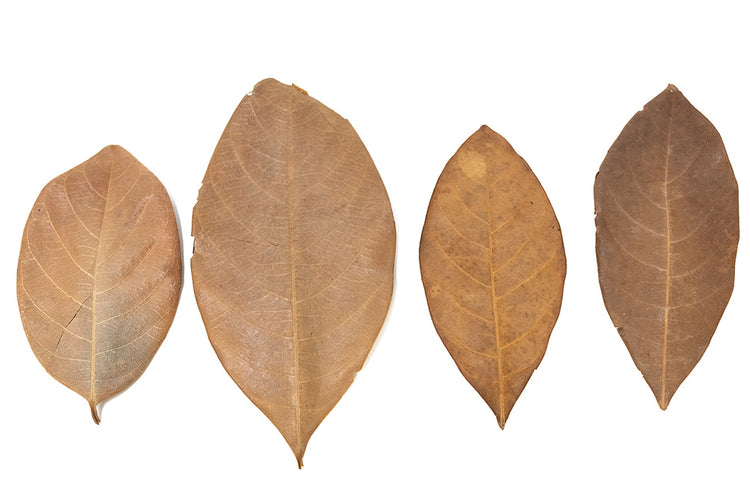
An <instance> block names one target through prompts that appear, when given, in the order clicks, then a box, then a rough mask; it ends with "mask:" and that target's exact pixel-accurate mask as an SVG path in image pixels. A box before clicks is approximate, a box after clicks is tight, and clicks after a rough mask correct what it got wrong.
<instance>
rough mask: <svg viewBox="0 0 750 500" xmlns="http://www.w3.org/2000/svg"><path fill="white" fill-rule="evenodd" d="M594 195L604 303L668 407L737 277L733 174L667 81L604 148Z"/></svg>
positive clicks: (708, 127)
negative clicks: (611, 143) (604, 153)
mask: <svg viewBox="0 0 750 500" xmlns="http://www.w3.org/2000/svg"><path fill="white" fill-rule="evenodd" d="M594 201H595V204H596V256H597V262H598V266H599V284H600V286H601V289H602V295H603V297H604V303H605V305H606V307H607V311H608V312H609V316H610V318H611V319H612V322H613V323H614V324H615V326H616V327H617V329H618V331H619V332H620V336H621V337H622V340H623V341H624V342H625V345H626V346H627V348H628V351H630V355H631V356H632V357H633V361H634V362H635V364H636V366H637V367H638V369H639V370H640V371H641V373H642V374H643V377H644V378H645V379H646V382H647V383H648V385H649V387H651V390H652V391H653V392H654V395H655V396H656V399H657V401H658V403H659V406H660V407H661V408H662V409H666V408H667V405H669V402H670V400H671V399H672V396H673V395H674V393H675V391H676V390H677V388H678V387H679V386H680V384H681V383H682V381H683V380H685V378H686V377H687V376H688V374H689V373H690V371H691V370H692V369H693V367H694V366H695V365H696V364H697V363H698V361H699V360H700V358H701V356H702V355H703V352H704V351H705V350H706V347H708V343H709V342H710V340H711V337H712V336H713V333H714V331H715V330H716V326H717V325H718V323H719V319H720V318H721V315H722V314H723V312H724V308H725V307H726V305H727V302H728V301H729V297H730V295H731V294H732V288H733V286H734V260H735V255H736V253H737V242H738V239H739V208H738V200H737V181H736V180H735V178H734V173H733V172H732V167H731V165H730V164H729V159H728V158H727V153H726V151H725V149H724V144H723V142H722V140H721V137H720V136H719V133H718V132H717V130H716V129H715V128H714V126H713V125H712V124H711V122H709V121H708V120H707V119H706V117H705V116H703V115H702V114H701V113H700V112H698V110H696V109H695V108H694V107H693V106H692V105H691V104H690V103H689V102H688V101H687V99H685V97H684V96H683V95H682V93H680V91H679V90H677V88H676V87H674V86H673V85H670V86H669V87H668V88H667V89H666V90H665V91H664V92H662V93H661V94H659V95H658V96H656V98H654V99H653V100H652V101H651V102H649V103H648V104H646V106H645V107H644V108H643V110H642V111H639V112H638V113H636V115H635V116H634V117H633V118H632V119H631V120H630V121H629V122H628V124H627V125H626V126H625V128H624V129H623V131H622V132H621V133H620V136H619V137H618V138H617V140H616V141H615V142H614V144H613V145H612V147H611V148H610V150H609V152H608V153H607V156H606V158H605V159H604V162H603V163H602V166H601V168H600V169H599V173H598V175H597V177H596V182H595V183H594Z"/></svg>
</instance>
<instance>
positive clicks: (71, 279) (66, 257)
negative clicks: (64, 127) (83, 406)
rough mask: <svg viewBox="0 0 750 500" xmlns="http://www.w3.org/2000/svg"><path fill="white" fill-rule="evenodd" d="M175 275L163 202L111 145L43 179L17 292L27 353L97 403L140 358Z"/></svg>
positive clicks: (163, 321) (138, 168) (157, 336)
mask: <svg viewBox="0 0 750 500" xmlns="http://www.w3.org/2000/svg"><path fill="white" fill-rule="evenodd" d="M181 284H182V263H181V255H180V239H179V234H178V232H177V223H176V220H175V215H174V211H173V209H172V203H171V200H170V198H169V195H168V194H167V192H166V190H165V189H164V186H162V184H161V183H160V182H159V180H158V179H157V178H156V176H155V175H154V174H152V173H151V172H150V171H149V170H148V169H147V168H146V167H144V166H143V165H142V164H141V163H139V162H138V160H136V159H135V158H134V157H133V156H131V155H130V153H128V152H127V151H126V150H124V149H123V148H121V147H119V146H108V147H106V148H104V149H103V150H101V151H100V152H99V153H98V154H96V155H95V156H93V157H92V158H91V159H89V160H88V161H86V162H84V163H82V164H81V165H78V166H77V167H75V168H73V169H71V170H69V171H67V172H65V173H64V174H62V175H60V176H59V177H56V178H55V179H53V180H52V181H51V182H50V183H49V184H47V186H46V187H45V188H44V189H43V190H42V192H41V193H40V195H39V197H38V199H37V200H36V203H35V204H34V207H33V209H32V211H31V215H29V219H28V221H27V223H26V227H25V229H24V232H23V240H22V242H21V254H20V258H19V263H18V279H17V292H18V304H19V308H20V312H21V319H22V321H23V326H24V329H25V331H26V335H27V337H28V340H29V343H30V344H31V347H32V349H33V351H34V354H35V355H36V357H37V358H38V359H39V362H40V363H41V364H42V365H43V366H44V368H45V369H46V370H47V371H48V372H49V373H50V375H52V376H53V377H54V378H56V379H57V380H58V381H60V382H61V383H63V384H65V385H66V386H68V387H69V388H71V389H73V390H74V391H76V392H77V393H78V394H80V395H81V396H83V397H84V398H86V400H87V401H88V402H89V405H90V407H91V413H92V416H93V418H94V421H95V422H97V423H99V415H98V411H97V406H98V404H99V403H101V402H103V401H105V400H107V399H109V398H111V397H113V396H115V395H117V394H119V393H120V392H122V391H123V390H125V389H126V388H127V387H128V386H129V385H130V384H132V383H133V382H134V381H135V380H136V379H137V378H138V377H140V375H141V374H142V373H143V371H144V370H145V369H146V366H148V364H149V362H150V361H151V359H152V358H153V356H154V354H155V353H156V351H157V349H158V348H159V346H160V345H161V343H162V341H163V340H164V337H165V336H166V334H167V331H168V330H169V327H170V325H171V323H172V319H173V318H174V314H175V310H176V308H177V302H178V300H179V294H180V287H181Z"/></svg>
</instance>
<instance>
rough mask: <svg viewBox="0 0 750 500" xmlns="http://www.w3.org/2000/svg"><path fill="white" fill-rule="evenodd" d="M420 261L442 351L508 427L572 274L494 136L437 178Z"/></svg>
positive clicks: (554, 232) (520, 171) (551, 219)
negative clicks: (445, 351) (564, 288)
mask: <svg viewBox="0 0 750 500" xmlns="http://www.w3.org/2000/svg"><path fill="white" fill-rule="evenodd" d="M419 259H420V266H421V269H422V282H423V284H424V288H425V293H426V295H427V303H428V305H429V308H430V315H431V316H432V321H433V323H434V324H435V328H436V330H437V332H438V334H439V335H440V338H441V339H442V341H443V344H445V347H446V348H447V349H448V352H449V353H450V354H451V356H452V357H453V360H454V361H455V362H456V365H458V369H459V370H460V371H461V373H462V374H463V375H464V377H466V379H467V380H468V381H469V383H470V384H471V385H472V386H474V388H475V389H476V390H477V392H479V394H480V395H481V396H482V398H484V400H485V401H486V402H487V404H488V405H489V406H490V408H492V411H493V412H495V415H496V416H497V421H498V423H499V424H500V427H501V428H503V427H505V422H506V420H507V419H508V415H509V414H510V411H511V409H512V408H513V405H514V404H515V403H516V400H517V399H518V397H519V395H520V394H521V391H523V388H524V387H525V386H526V383H527V382H528V381H529V379H530V378H531V375H532V373H533V372H534V370H535V369H536V368H537V366H539V363H540V362H541V360H542V358H543V357H544V353H545V351H546V350H547V342H548V341H549V336H550V333H551V332H552V328H553V327H554V325H555V322H556V321H557V316H558V314H559V313H560V304H561V302H562V293H563V283H564V281H565V270H566V264H565V251H564V249H563V242H562V235H561V233H560V225H559V224H558V222H557V218H556V217H555V213H554V211H553V209H552V205H550V202H549V200H548V199H547V195H546V193H545V192H544V189H543V188H542V186H541V184H539V181H538V180H537V178H536V176H535V175H534V173H533V172H532V171H531V169H530V168H529V166H528V165H527V164H526V162H525V161H524V160H523V158H521V157H520V156H519V155H518V154H517V153H516V152H515V151H514V150H513V148H512V147H511V145H510V144H508V142H507V141H506V140H505V139H504V138H503V137H502V136H500V135H499V134H497V133H495V132H494V131H493V130H492V129H490V128H489V127H487V126H483V127H482V128H480V129H479V130H478V131H477V132H475V133H474V135H472V136H471V137H469V139H468V140H467V141H466V142H465V143H464V144H463V145H462V146H461V147H460V148H459V149H458V151H457V152H456V154H455V155H454V156H453V157H452V158H451V159H450V161H449V162H448V164H447V165H446V166H445V169H444V170H443V173H442V174H441V175H440V178H439V179H438V181H437V185H436V186H435V191H434V193H433V194H432V199H431V200H430V206H429V208H428V210H427V217H426V219H425V224H424V229H423V231H422V241H421V244H420V248H419Z"/></svg>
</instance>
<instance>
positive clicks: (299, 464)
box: [294, 453, 304, 470]
mask: <svg viewBox="0 0 750 500" xmlns="http://www.w3.org/2000/svg"><path fill="white" fill-rule="evenodd" d="M294 456H295V457H296V458H297V468H298V469H299V470H302V467H304V464H303V463H302V455H297V454H296V453H295V455H294Z"/></svg>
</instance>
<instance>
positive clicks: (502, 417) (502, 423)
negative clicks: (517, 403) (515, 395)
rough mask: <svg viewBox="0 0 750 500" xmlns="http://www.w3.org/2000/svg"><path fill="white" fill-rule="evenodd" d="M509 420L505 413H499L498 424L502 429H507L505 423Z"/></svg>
mask: <svg viewBox="0 0 750 500" xmlns="http://www.w3.org/2000/svg"><path fill="white" fill-rule="evenodd" d="M507 421H508V417H507V416H505V415H498V417H497V424H498V425H499V426H500V430H501V431H502V430H505V423H506V422H507Z"/></svg>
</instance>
